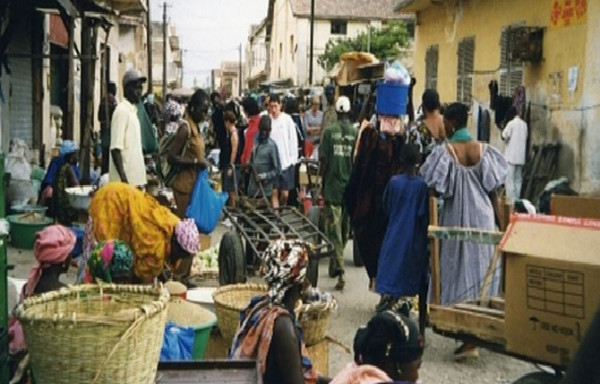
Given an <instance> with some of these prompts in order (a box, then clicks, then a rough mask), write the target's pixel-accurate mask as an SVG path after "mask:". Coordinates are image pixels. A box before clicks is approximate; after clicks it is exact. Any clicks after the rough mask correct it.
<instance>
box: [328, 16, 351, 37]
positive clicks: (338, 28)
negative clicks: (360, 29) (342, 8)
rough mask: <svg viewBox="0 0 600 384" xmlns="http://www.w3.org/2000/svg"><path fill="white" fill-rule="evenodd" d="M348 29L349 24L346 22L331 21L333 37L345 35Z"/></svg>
mask: <svg viewBox="0 0 600 384" xmlns="http://www.w3.org/2000/svg"><path fill="white" fill-rule="evenodd" d="M347 29H348V22H347V21H346V20H331V34H332V35H345V34H346V33H347Z"/></svg>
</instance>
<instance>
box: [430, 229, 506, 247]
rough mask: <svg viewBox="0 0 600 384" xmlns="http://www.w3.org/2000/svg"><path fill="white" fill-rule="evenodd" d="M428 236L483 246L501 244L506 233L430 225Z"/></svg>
mask: <svg viewBox="0 0 600 384" xmlns="http://www.w3.org/2000/svg"><path fill="white" fill-rule="evenodd" d="M427 235H428V236H429V237H430V238H432V237H433V238H436V239H438V240H459V241H468V242H471V243H481V244H499V243H500V241H502V237H503V236H504V232H499V231H489V230H484V229H479V228H463V227H440V226H437V225H430V226H429V228H427Z"/></svg>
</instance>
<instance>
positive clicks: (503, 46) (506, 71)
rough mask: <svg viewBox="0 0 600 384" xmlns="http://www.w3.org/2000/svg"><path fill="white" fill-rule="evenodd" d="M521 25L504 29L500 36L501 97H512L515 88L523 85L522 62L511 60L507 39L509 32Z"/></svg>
mask: <svg viewBox="0 0 600 384" xmlns="http://www.w3.org/2000/svg"><path fill="white" fill-rule="evenodd" d="M519 25H522V24H515V25H511V26H509V27H506V28H504V29H503V30H502V33H501V34H500V82H499V84H498V91H499V92H500V93H501V94H503V95H508V96H511V95H513V93H514V91H515V88H516V87H518V86H519V85H522V84H523V62H522V61H520V60H518V59H511V57H510V49H511V46H510V44H511V42H510V39H509V38H508V35H509V30H510V29H511V28H514V27H517V26H519Z"/></svg>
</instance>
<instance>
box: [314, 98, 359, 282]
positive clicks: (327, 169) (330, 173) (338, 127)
mask: <svg viewBox="0 0 600 384" xmlns="http://www.w3.org/2000/svg"><path fill="white" fill-rule="evenodd" d="M335 110H336V112H337V118H338V119H337V121H336V122H334V123H332V124H331V125H329V126H328V127H326V128H325V131H324V132H323V138H322V140H321V145H320V147H319V159H320V161H321V169H322V175H323V198H324V200H325V212H324V222H325V228H324V229H325V235H326V236H327V237H328V238H329V240H330V241H331V242H332V243H333V245H334V247H335V257H332V258H331V259H330V260H329V276H331V277H336V276H337V278H338V282H337V284H336V286H335V289H337V290H342V289H344V285H345V280H344V246H345V245H346V241H347V240H348V233H349V228H350V222H349V219H348V216H347V215H346V214H345V212H343V210H342V199H343V196H344V190H345V189H346V184H347V183H348V180H349V179H350V173H351V172H352V155H353V151H354V143H355V142H356V137H357V135H358V131H357V130H356V128H354V127H353V126H352V123H351V122H350V116H349V112H350V100H349V99H348V98H347V97H346V96H340V97H339V98H338V100H337V101H336V103H335Z"/></svg>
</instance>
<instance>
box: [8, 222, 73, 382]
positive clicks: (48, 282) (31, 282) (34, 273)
mask: <svg viewBox="0 0 600 384" xmlns="http://www.w3.org/2000/svg"><path fill="white" fill-rule="evenodd" d="M76 241H77V238H76V237H75V234H74V233H73V232H72V231H71V230H70V229H69V228H66V227H63V226H62V225H51V226H48V227H46V228H44V229H43V230H41V231H39V232H38V233H36V234H35V240H34V244H33V256H34V257H35V259H36V263H35V265H34V266H33V267H31V269H30V271H29V275H28V276H27V283H25V285H24V286H23V291H22V293H21V301H23V300H24V299H27V298H29V297H31V296H33V295H38V294H42V293H46V292H50V291H56V290H59V289H60V288H62V287H64V286H65V284H64V283H63V282H61V281H60V275H62V274H63V273H66V272H67V270H68V269H69V265H70V262H71V257H70V256H71V253H72V252H73V248H74V247H75V242H76ZM8 339H9V345H8V347H9V348H8V350H9V364H10V367H11V376H12V377H13V379H12V380H11V383H13V382H14V383H20V382H22V381H21V380H24V377H23V376H24V375H25V374H26V366H27V361H28V357H27V351H26V350H27V345H26V344H25V338H24V336H23V329H22V327H21V323H20V322H19V321H17V320H16V319H15V318H13V317H11V318H10V319H9V327H8Z"/></svg>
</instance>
